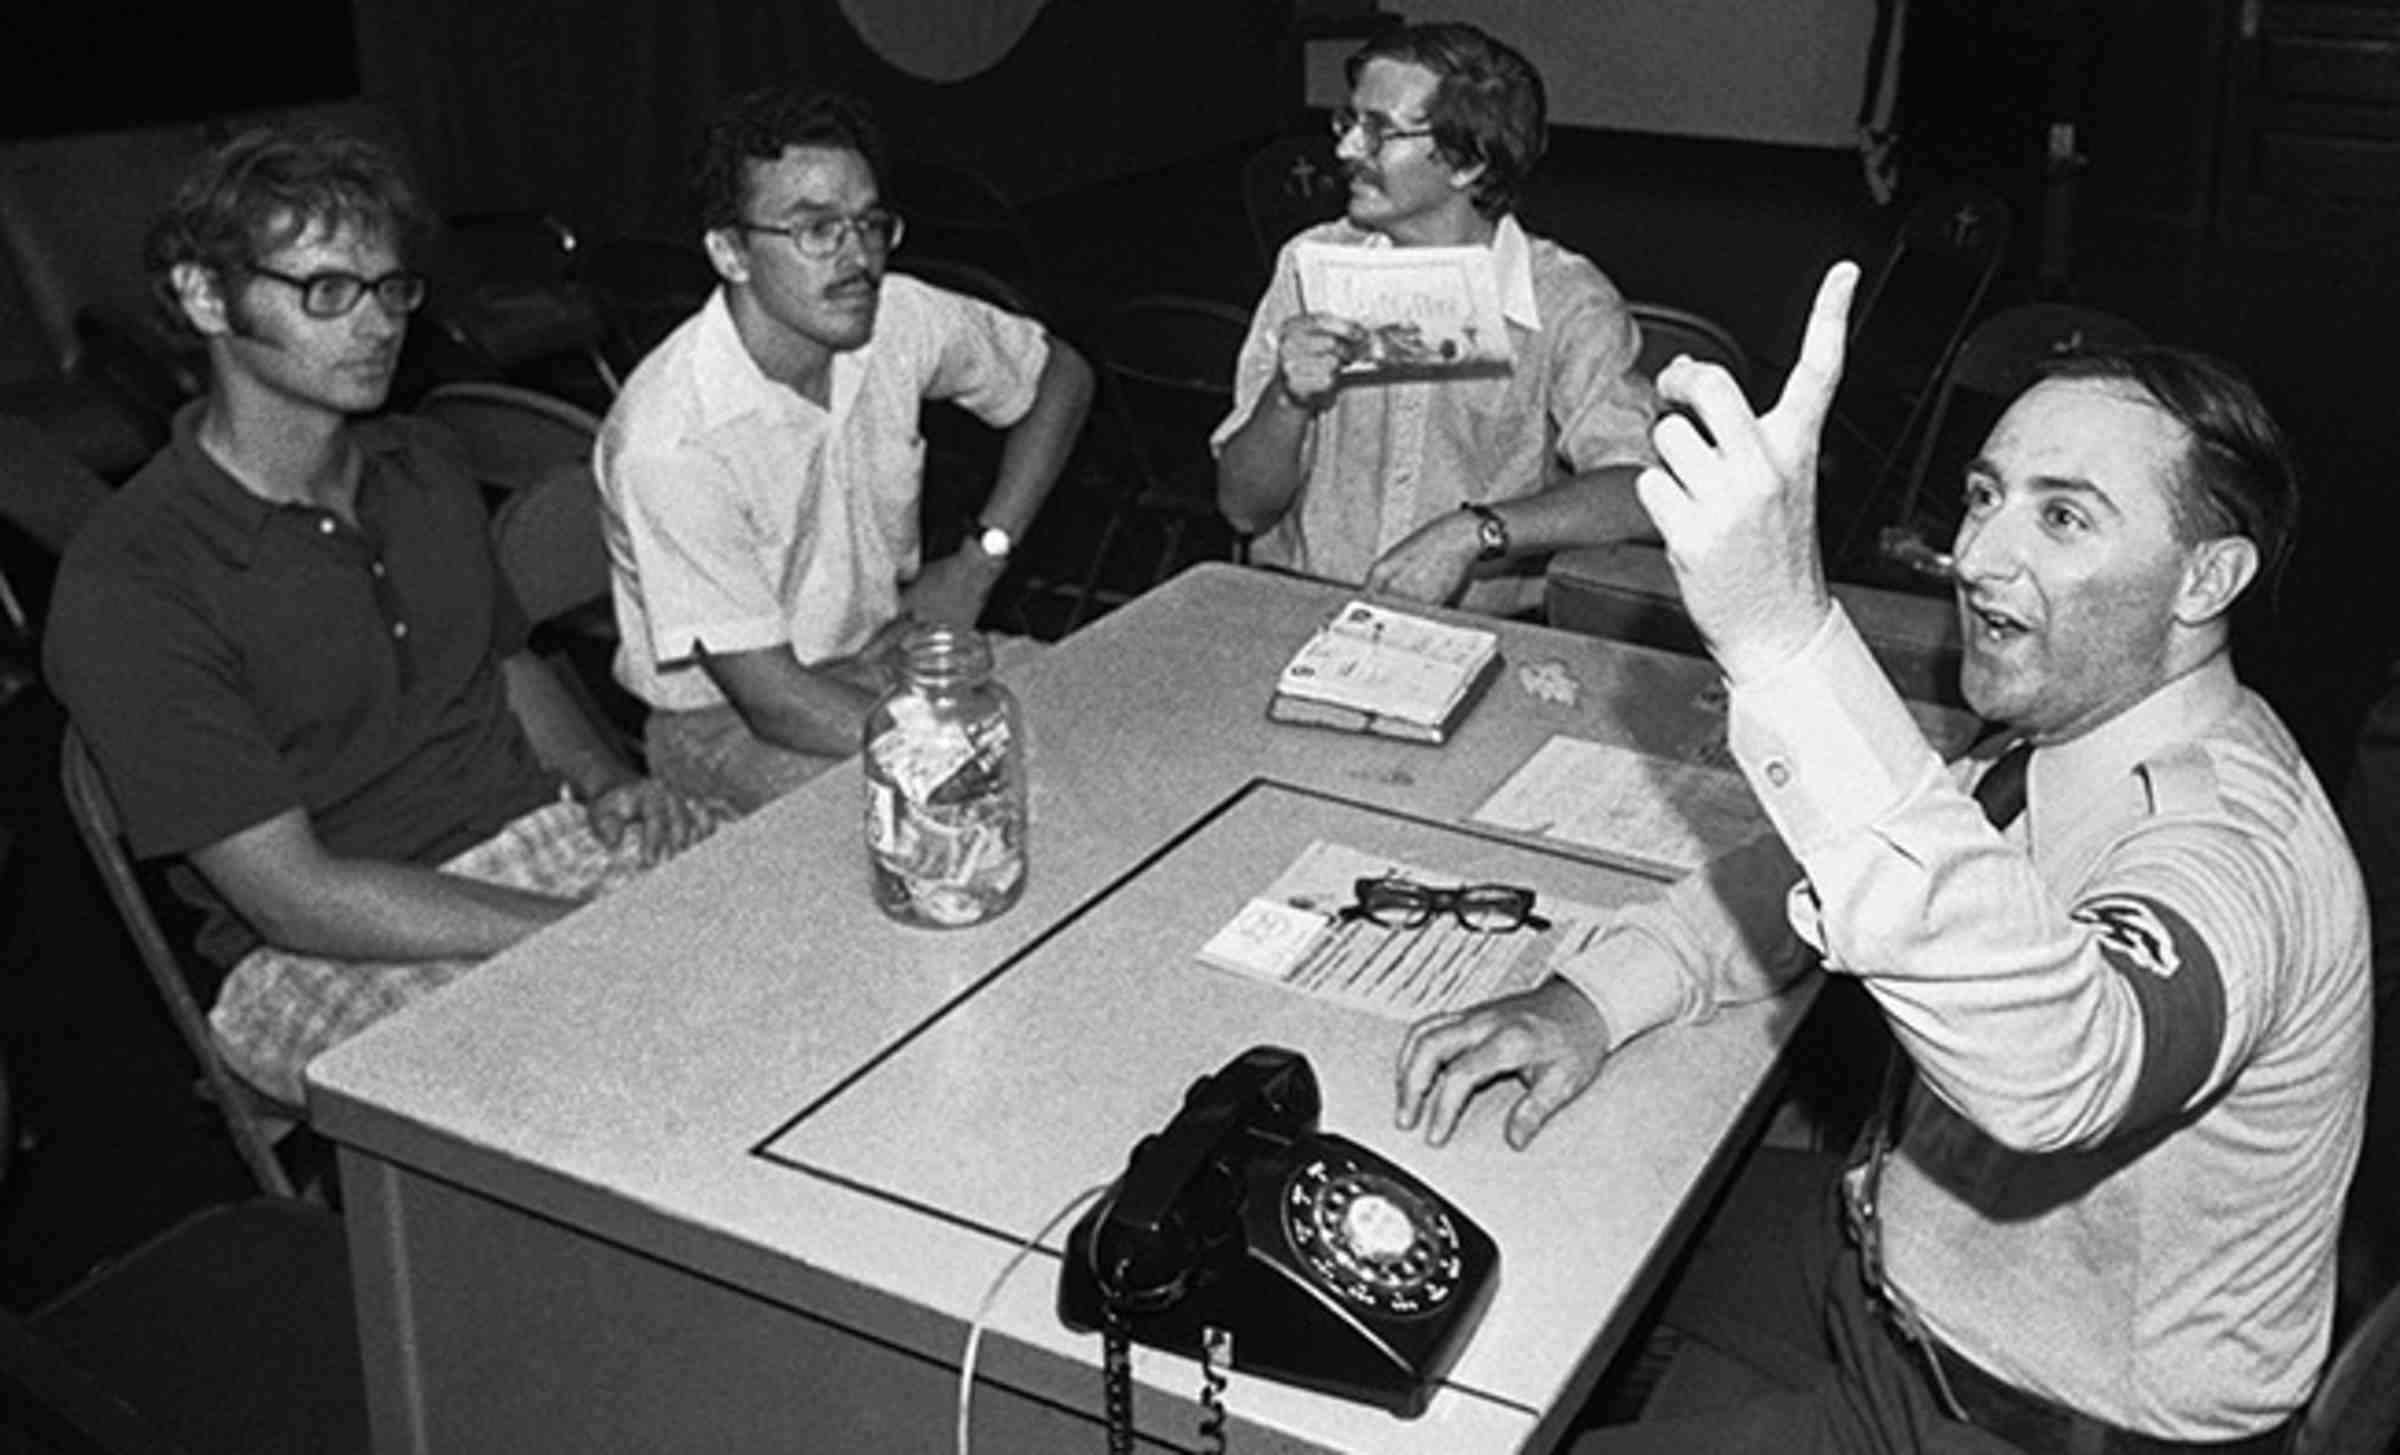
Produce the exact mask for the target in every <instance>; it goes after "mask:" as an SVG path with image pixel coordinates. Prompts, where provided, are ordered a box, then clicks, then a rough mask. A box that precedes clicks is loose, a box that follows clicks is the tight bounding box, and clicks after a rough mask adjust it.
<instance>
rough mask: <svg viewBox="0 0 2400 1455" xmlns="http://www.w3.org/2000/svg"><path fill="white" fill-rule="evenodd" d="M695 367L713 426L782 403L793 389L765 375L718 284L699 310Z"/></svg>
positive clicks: (704, 418) (702, 400) (705, 417)
mask: <svg viewBox="0 0 2400 1455" xmlns="http://www.w3.org/2000/svg"><path fill="white" fill-rule="evenodd" d="M692 371H693V374H694V376H695V377H694V380H693V383H694V385H695V386H696V388H695V392H696V393H697V394H698V396H699V400H700V411H701V416H702V422H703V423H704V424H705V425H707V426H708V427H710V428H714V427H716V426H718V425H721V424H727V423H730V422H732V421H733V420H736V419H739V418H741V417H742V416H743V415H745V414H751V413H755V412H760V411H770V412H771V411H773V410H775V409H777V408H779V407H780V406H781V405H782V403H783V400H784V399H785V398H786V397H788V396H790V394H791V391H790V390H788V389H785V388H784V387H783V386H782V385H780V384H777V383H776V382H775V381H774V380H772V379H770V378H768V377H767V373H766V371H765V370H764V369H761V368H760V367H759V366H758V361H757V360H756V359H753V358H751V357H750V350H749V349H748V348H747V347H745V346H744V345H743V343H742V334H741V330H739V329H737V328H735V327H734V326H733V306H732V305H731V304H730V303H728V302H727V301H726V293H725V285H724V284H722V283H719V284H718V285H717V287H716V291H715V292H713V293H710V294H709V295H708V302H707V303H705V304H703V305H702V306H701V309H700V324H699V331H698V333H697V334H696V335H695V337H694V338H693V341H692Z"/></svg>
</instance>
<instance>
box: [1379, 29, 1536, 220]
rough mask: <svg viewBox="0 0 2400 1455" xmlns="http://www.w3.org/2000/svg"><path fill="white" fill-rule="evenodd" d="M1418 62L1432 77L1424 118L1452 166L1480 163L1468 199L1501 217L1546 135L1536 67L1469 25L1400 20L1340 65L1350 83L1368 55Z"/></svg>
mask: <svg viewBox="0 0 2400 1455" xmlns="http://www.w3.org/2000/svg"><path fill="white" fill-rule="evenodd" d="M1378 60H1382V61H1399V62H1403V63H1405V64H1408V65H1415V66H1423V67H1424V68H1425V69H1426V70H1428V71H1431V72H1433V74H1434V75H1435V76H1436V77H1438V78H1439V80H1440V84H1439V85H1437V86H1436V87H1435V88H1434V92H1433V102H1432V104H1431V106H1429V107H1428V108H1427V110H1426V123H1427V124H1428V125H1430V126H1431V127H1432V128H1433V144H1434V147H1435V148H1436V149H1437V150H1438V151H1440V153H1441V154H1442V157H1443V159H1444V160H1446V161H1448V162H1449V163H1450V164H1451V165H1452V166H1454V167H1471V166H1474V165H1476V164H1477V163H1479V162H1480V163H1482V165H1483V175H1482V176H1480V177H1478V178H1476V179H1475V185H1474V188H1473V190H1472V191H1471V192H1470V194H1469V196H1470V199H1471V200H1472V201H1473V202H1474V204H1475V210H1476V211H1478V212H1480V213H1482V214H1483V215H1484V216H1486V217H1500V216H1502V215H1504V214H1505V213H1507V212H1508V210H1509V209H1510V208H1512V207H1514V206H1516V204H1517V194H1518V192H1519V190H1520V189H1521V188H1522V187H1523V186H1524V184H1525V179H1526V177H1527V176H1529V175H1531V174H1532V172H1533V168H1534V164H1535V163H1536V162H1539V161H1540V160H1541V159H1542V152H1543V149H1544V148H1546V147H1547V146H1548V145H1549V143H1550V127H1549V121H1548V119H1547V118H1548V116H1549V111H1550V104H1549V100H1548V97H1547V95H1546V93H1545V92H1544V91H1543V89H1542V75H1541V72H1539V71H1537V70H1535V69H1534V68H1533V62H1531V61H1529V60H1527V59H1525V57H1524V56H1523V55H1521V54H1519V53H1518V52H1517V51H1516V50H1515V49H1513V48H1512V47H1510V46H1508V45H1506V44H1504V43H1502V42H1501V41H1499V40H1496V39H1494V38H1493V37H1492V36H1490V35H1489V34H1487V33H1485V32H1484V31H1482V30H1479V29H1477V28H1476V27H1474V26H1472V25H1460V24H1455V23H1453V24H1441V25H1403V26H1400V27H1398V28H1396V29H1393V30H1388V31H1385V32H1384V33H1383V34H1381V35H1379V36H1377V37H1375V38H1374V39H1373V40H1370V41H1368V42H1367V43H1366V44H1365V45H1363V46H1361V47H1359V48H1358V50H1357V52H1356V53H1355V54H1353V55H1352V56H1351V57H1350V59H1349V61H1348V62H1347V63H1345V65H1344V67H1343V75H1344V76H1345V77H1346V78H1347V79H1348V80H1349V82H1350V84H1351V85H1353V86H1355V85H1357V84H1358V73H1359V72H1360V71H1362V70H1364V69H1366V65H1367V62H1369V61H1378Z"/></svg>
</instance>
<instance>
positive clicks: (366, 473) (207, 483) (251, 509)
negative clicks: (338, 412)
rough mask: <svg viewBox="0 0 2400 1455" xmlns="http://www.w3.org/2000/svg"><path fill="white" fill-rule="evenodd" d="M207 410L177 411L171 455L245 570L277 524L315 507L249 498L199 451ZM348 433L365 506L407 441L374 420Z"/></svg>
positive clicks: (194, 405)
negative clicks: (385, 463) (388, 461)
mask: <svg viewBox="0 0 2400 1455" xmlns="http://www.w3.org/2000/svg"><path fill="white" fill-rule="evenodd" d="M207 409H208V401H207V400H206V399H195V400H192V401H191V402H190V403H188V404H186V405H184V406H183V408H181V409H180V410H178V411H176V414H175V421H174V425H173V428H172V429H171V431H170V433H169V435H168V438H167V453H168V454H169V455H170V456H172V457H173V458H174V460H175V463H176V466H177V468H178V470H179V471H180V472H181V473H182V475H183V476H184V478H186V479H188V480H190V481H192V482H193V485H194V487H195V488H194V490H193V492H192V496H191V499H192V500H193V503H194V504H195V505H196V506H197V508H198V509H199V510H200V511H201V513H202V515H203V517H204V519H205V520H206V521H207V522H208V524H209V528H210V529H211V532H212V533H214V534H217V535H218V536H219V538H220V539H221V540H222V541H223V542H224V543H225V547H226V549H227V551H228V552H230V554H231V555H232V558H233V560H234V561H235V563H236V564H237V565H240V566H244V567H247V566H249V565H250V563H251V562H252V561H254V560H256V559H257V557H258V549H259V542H260V541H262V540H264V539H265V538H266V534H267V531H268V529H269V528H270V527H272V526H273V525H274V523H275V522H276V521H278V520H281V519H285V518H287V517H288V515H289V513H290V512H293V511H299V512H304V513H307V514H311V515H313V514H316V513H317V511H316V507H314V506H308V505H299V504H296V503H289V502H280V501H273V500H267V499H264V498H262V497H260V496H257V495H253V494H252V493H250V489H249V487H248V486H245V485H244V484H242V482H241V481H239V480H236V479H235V478H234V477H233V476H232V475H231V474H230V473H228V472H227V471H226V469H225V467H224V466H222V465H220V464H218V463H217V462H216V460H215V458H214V457H213V456H211V455H210V454H209V452H208V451H207V450H205V449H203V448H202V447H201V445H200V420H201V417H202V416H203V415H204V414H205V413H206V412H207ZM350 431H351V440H352V442H353V443H354V444H356V445H357V447H358V450H359V453H360V456H361V459H360V461H359V466H360V469H359V484H358V488H359V494H360V497H361V499H362V500H363V499H364V497H365V494H366V492H367V491H368V490H369V489H370V488H378V487H379V482H380V481H382V480H383V479H385V478H387V476H388V475H389V473H390V472H387V471H384V470H382V469H379V468H377V462H378V460H379V459H380V458H381V457H383V456H385V455H391V454H396V453H398V452H400V451H401V450H403V449H405V448H406V441H405V440H403V439H402V437H401V435H400V433H399V432H398V431H396V430H393V429H390V428H388V427H386V426H385V425H383V424H382V423H381V422H380V421H376V420H359V421H355V422H353V423H352V424H351V426H350ZM403 473H404V472H403ZM361 508H362V509H363V506H362V507H361Z"/></svg>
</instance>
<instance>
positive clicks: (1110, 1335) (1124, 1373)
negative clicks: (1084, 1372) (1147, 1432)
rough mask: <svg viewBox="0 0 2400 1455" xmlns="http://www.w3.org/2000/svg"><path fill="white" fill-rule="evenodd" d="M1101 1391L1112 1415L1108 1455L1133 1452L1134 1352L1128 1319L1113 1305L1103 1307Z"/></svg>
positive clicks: (1105, 1405) (1106, 1406)
mask: <svg viewBox="0 0 2400 1455" xmlns="http://www.w3.org/2000/svg"><path fill="white" fill-rule="evenodd" d="M1101 1320H1102V1322H1101V1326H1100V1389H1101V1403H1102V1405H1103V1406H1104V1408H1105V1409H1106V1411H1107V1414H1108V1455H1134V1452H1133V1349H1132V1345H1131V1344H1130V1343H1129V1342H1128V1341H1127V1340H1126V1338H1125V1316H1124V1314H1123V1313H1121V1312H1119V1310H1118V1308H1117V1306H1116V1304H1115V1303H1114V1302H1113V1301H1108V1302H1103V1303H1102V1304H1101Z"/></svg>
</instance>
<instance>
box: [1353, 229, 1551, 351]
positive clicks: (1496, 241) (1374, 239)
mask: <svg viewBox="0 0 2400 1455" xmlns="http://www.w3.org/2000/svg"><path fill="white" fill-rule="evenodd" d="M1353 230H1354V231H1355V232H1357V234H1358V240H1359V242H1360V243H1361V244H1362V245H1364V246H1366V247H1371V248H1388V247H1394V246H1397V245H1396V244H1395V243H1393V241H1392V238H1391V234H1389V233H1383V232H1374V231H1370V230H1368V229H1366V228H1353ZM1491 249H1492V276H1493V278H1494V279H1495V280H1496V281H1497V282H1498V283H1499V285H1500V316H1501V317H1502V318H1505V319H1507V320H1508V321H1509V322H1510V323H1513V324H1515V325H1517V326H1518V327H1519V328H1526V329H1531V330H1532V331H1534V332H1535V333H1540V332H1541V331H1542V310H1541V305H1540V304H1538V303H1536V302H1535V301H1534V297H1533V240H1532V239H1531V238H1528V237H1527V236H1525V229H1524V228H1522V227H1519V226H1518V225H1517V218H1516V214H1515V213H1513V212H1512V213H1510V214H1508V215H1507V216H1505V217H1503V218H1501V219H1500V223H1499V226H1497V227H1495V228H1493V229H1492V241H1491Z"/></svg>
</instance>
